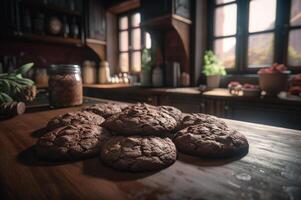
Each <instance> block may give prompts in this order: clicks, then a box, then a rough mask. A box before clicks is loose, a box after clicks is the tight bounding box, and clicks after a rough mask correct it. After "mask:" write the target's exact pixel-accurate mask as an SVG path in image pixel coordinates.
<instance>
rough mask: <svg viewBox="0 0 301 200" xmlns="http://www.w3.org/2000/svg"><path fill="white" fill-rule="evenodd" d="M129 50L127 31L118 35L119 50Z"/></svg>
mask: <svg viewBox="0 0 301 200" xmlns="http://www.w3.org/2000/svg"><path fill="white" fill-rule="evenodd" d="M128 49H129V36H128V32H127V31H122V32H120V33H119V50H120V51H128Z"/></svg>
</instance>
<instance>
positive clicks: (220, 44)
mask: <svg viewBox="0 0 301 200" xmlns="http://www.w3.org/2000/svg"><path fill="white" fill-rule="evenodd" d="M235 49H236V39H235V38H234V37H231V38H225V39H217V40H215V42H214V52H215V54H216V55H217V57H218V58H219V59H220V60H221V61H222V63H223V65H224V66H225V67H226V68H233V67H234V66H235Z"/></svg>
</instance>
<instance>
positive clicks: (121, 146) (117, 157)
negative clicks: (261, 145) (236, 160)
mask: <svg viewBox="0 0 301 200" xmlns="http://www.w3.org/2000/svg"><path fill="white" fill-rule="evenodd" d="M47 127H48V130H49V132H48V133H47V134H45V135H44V136H42V137H41V138H40V139H39V141H38V142H37V145H36V150H37V155H38V156H39V157H40V158H44V159H48V160H49V159H50V160H74V159H84V158H88V157H93V156H97V155H100V160H101V162H102V163H104V164H105V165H107V166H110V167H112V168H115V169H117V170H123V171H150V170H160V169H163V168H166V167H168V166H170V165H171V164H173V163H174V162H175V161H176V159H177V150H179V151H181V152H183V153H186V154H190V155H195V156H199V157H207V158H208V157H209V158H225V157H231V156H235V155H237V154H241V153H245V152H247V151H248V142H247V139H246V138H245V137H244V136H243V135H242V134H241V133H239V132H237V131H236V130H232V129H231V128H229V127H228V126H227V124H226V123H225V122H224V121H222V120H221V119H219V118H217V117H214V116H210V115H205V114H183V113H182V112H181V111H180V110H178V109H177V108H174V107H171V106H159V107H156V106H151V105H148V104H141V103H137V104H134V105H131V106H127V107H125V106H121V105H119V104H113V103H107V104H96V105H93V106H88V107H85V108H83V109H82V110H81V111H77V112H72V113H66V114H64V115H60V116H57V117H55V118H53V119H52V120H50V121H49V123H48V125H47Z"/></svg>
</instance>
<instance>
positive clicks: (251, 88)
mask: <svg viewBox="0 0 301 200" xmlns="http://www.w3.org/2000/svg"><path fill="white" fill-rule="evenodd" d="M242 92H243V96H248V97H259V96H260V95H261V89H260V87H259V85H253V84H249V83H245V84H244V85H243V86H242Z"/></svg>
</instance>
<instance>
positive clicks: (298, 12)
mask: <svg viewBox="0 0 301 200" xmlns="http://www.w3.org/2000/svg"><path fill="white" fill-rule="evenodd" d="M287 51H288V59H287V61H288V65H289V66H301V1H300V0H292V2H291V8H290V19H289V37H288V49H287Z"/></svg>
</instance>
